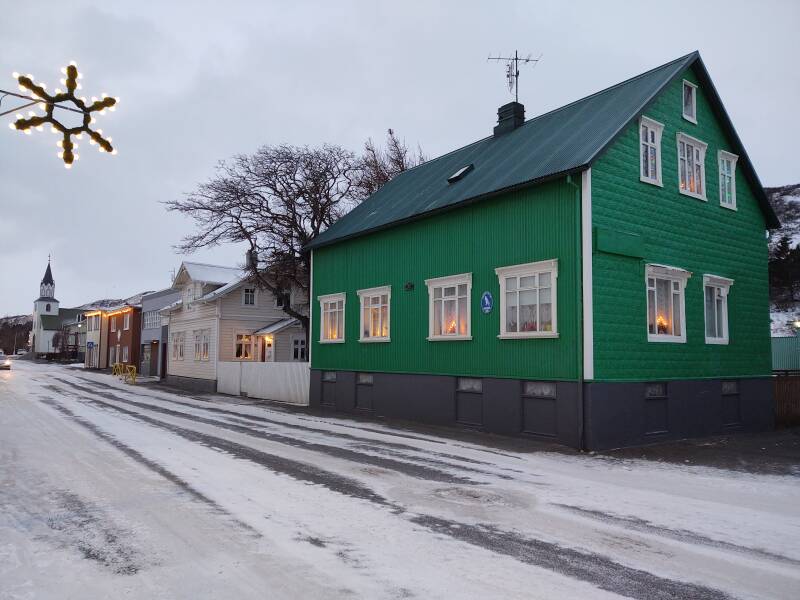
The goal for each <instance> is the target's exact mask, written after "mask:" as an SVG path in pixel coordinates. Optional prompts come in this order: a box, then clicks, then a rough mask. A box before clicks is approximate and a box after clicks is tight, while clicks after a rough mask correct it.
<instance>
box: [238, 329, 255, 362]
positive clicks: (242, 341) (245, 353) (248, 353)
mask: <svg viewBox="0 0 800 600" xmlns="http://www.w3.org/2000/svg"><path fill="white" fill-rule="evenodd" d="M254 341H255V336H253V335H251V334H249V333H237V334H236V340H235V342H234V356H235V358H236V360H253V342H254Z"/></svg>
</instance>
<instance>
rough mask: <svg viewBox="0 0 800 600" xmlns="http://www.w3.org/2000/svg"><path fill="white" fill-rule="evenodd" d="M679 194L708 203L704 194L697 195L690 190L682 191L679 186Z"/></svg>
mask: <svg viewBox="0 0 800 600" xmlns="http://www.w3.org/2000/svg"><path fill="white" fill-rule="evenodd" d="M678 192H680V193H681V194H682V195H684V196H689V197H690V198H694V199H695V200H702V201H703V202H708V198H706V197H705V196H703V195H702V194H695V193H694V192H690V191H688V190H682V189H681V188H680V186H678Z"/></svg>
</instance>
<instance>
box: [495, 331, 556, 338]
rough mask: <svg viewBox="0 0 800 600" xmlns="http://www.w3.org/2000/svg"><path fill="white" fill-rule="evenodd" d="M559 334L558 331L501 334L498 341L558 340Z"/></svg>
mask: <svg viewBox="0 0 800 600" xmlns="http://www.w3.org/2000/svg"><path fill="white" fill-rule="evenodd" d="M557 337H558V332H557V331H536V332H524V333H501V334H500V335H498V336H497V338H498V339H501V340H526V339H535V338H545V339H547V338H551V339H552V338H557Z"/></svg>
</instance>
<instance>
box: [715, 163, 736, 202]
mask: <svg viewBox="0 0 800 600" xmlns="http://www.w3.org/2000/svg"><path fill="white" fill-rule="evenodd" d="M738 160H739V156H738V155H736V154H734V153H732V152H728V151H727V150H719V151H718V152H717V168H718V169H719V205H720V206H721V207H722V208H727V209H728V210H736V162H737V161H738ZM725 161H730V163H731V203H730V204H728V203H727V202H725V185H724V184H723V181H722V177H723V170H722V165H723V162H725Z"/></svg>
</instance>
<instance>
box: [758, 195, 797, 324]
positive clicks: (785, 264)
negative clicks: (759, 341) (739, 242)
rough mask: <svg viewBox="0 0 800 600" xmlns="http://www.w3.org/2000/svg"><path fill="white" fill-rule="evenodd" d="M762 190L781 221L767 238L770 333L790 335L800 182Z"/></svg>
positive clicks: (794, 309) (793, 317)
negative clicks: (778, 227) (777, 228)
mask: <svg viewBox="0 0 800 600" xmlns="http://www.w3.org/2000/svg"><path fill="white" fill-rule="evenodd" d="M764 191H766V192H767V196H768V197H769V201H770V203H771V204H772V208H773V209H774V210H775V213H776V214H777V215H778V218H779V219H780V221H781V228H780V229H779V230H778V231H773V232H772V234H771V235H770V239H769V297H770V304H771V309H770V310H771V315H770V317H771V321H772V335H776V336H783V335H792V334H794V333H795V328H794V326H793V323H794V322H795V321H798V320H800V184H793V185H784V186H781V187H773V188H765V190H764Z"/></svg>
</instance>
